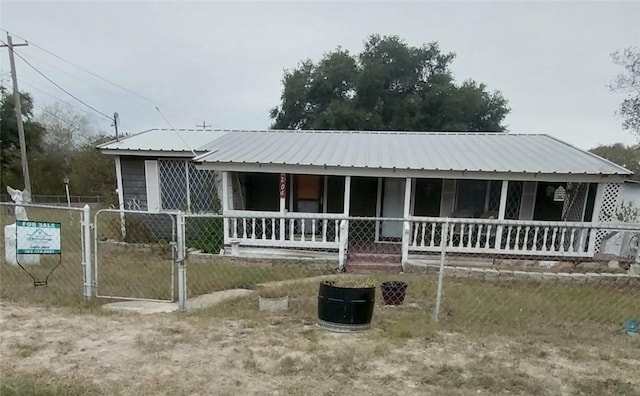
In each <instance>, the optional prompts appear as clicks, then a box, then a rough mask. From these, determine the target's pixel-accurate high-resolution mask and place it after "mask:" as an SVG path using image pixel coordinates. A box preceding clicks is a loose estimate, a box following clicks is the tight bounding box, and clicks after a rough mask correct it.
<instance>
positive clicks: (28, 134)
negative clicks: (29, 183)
mask: <svg viewBox="0 0 640 396" xmlns="http://www.w3.org/2000/svg"><path fill="white" fill-rule="evenodd" d="M20 105H21V106H22V117H23V126H24V135H25V144H26V149H27V156H28V157H29V165H32V161H31V156H32V155H35V154H36V153H38V152H40V151H41V150H42V143H43V142H42V139H43V136H44V132H45V129H44V127H43V126H42V125H41V124H40V123H38V122H37V121H34V120H33V99H32V98H31V95H29V94H28V93H24V92H23V93H20ZM30 173H31V171H30ZM23 180H24V179H23V177H22V164H21V161H20V140H19V137H18V121H17V119H16V113H15V101H14V99H13V95H12V94H11V93H10V92H9V91H8V90H7V89H6V88H5V87H3V86H0V189H1V190H0V191H3V192H4V191H6V186H7V185H9V186H12V187H16V188H20V189H22V188H24V184H23ZM32 188H33V187H32Z"/></svg>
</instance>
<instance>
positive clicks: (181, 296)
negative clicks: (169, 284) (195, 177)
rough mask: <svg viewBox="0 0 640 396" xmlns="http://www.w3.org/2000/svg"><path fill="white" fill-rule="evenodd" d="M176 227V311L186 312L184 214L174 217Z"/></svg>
mask: <svg viewBox="0 0 640 396" xmlns="http://www.w3.org/2000/svg"><path fill="white" fill-rule="evenodd" d="M176 227H177V243H178V246H177V250H178V252H177V253H178V257H177V259H178V310H180V311H186V310H187V267H186V265H185V259H186V251H187V246H186V240H185V224H184V214H183V213H182V212H178V214H177V215H176Z"/></svg>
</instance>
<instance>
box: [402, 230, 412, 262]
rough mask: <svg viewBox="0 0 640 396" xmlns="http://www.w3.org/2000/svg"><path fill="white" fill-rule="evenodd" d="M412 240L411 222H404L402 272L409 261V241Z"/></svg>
mask: <svg viewBox="0 0 640 396" xmlns="http://www.w3.org/2000/svg"><path fill="white" fill-rule="evenodd" d="M410 239H411V226H410V223H409V221H407V220H405V221H403V222H402V270H403V271H404V266H405V265H406V264H407V261H409V240H410Z"/></svg>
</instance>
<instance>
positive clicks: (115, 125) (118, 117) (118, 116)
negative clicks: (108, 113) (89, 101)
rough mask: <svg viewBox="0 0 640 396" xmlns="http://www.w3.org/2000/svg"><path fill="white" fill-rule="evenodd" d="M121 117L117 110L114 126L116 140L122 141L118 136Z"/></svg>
mask: <svg viewBox="0 0 640 396" xmlns="http://www.w3.org/2000/svg"><path fill="white" fill-rule="evenodd" d="M119 119H120V115H119V114H118V113H117V112H116V113H113V127H114V128H115V129H116V141H120V136H118V120H119Z"/></svg>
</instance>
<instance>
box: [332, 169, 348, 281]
mask: <svg viewBox="0 0 640 396" xmlns="http://www.w3.org/2000/svg"><path fill="white" fill-rule="evenodd" d="M350 201H351V176H345V177H344V204H343V207H344V211H343V213H342V214H343V215H344V217H349V205H350ZM336 232H338V233H339V235H340V238H339V241H340V242H339V248H338V268H339V269H340V270H343V269H344V266H345V264H346V252H347V246H348V244H349V220H347V219H346V218H345V219H343V220H341V221H340V228H339V229H338V230H336Z"/></svg>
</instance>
